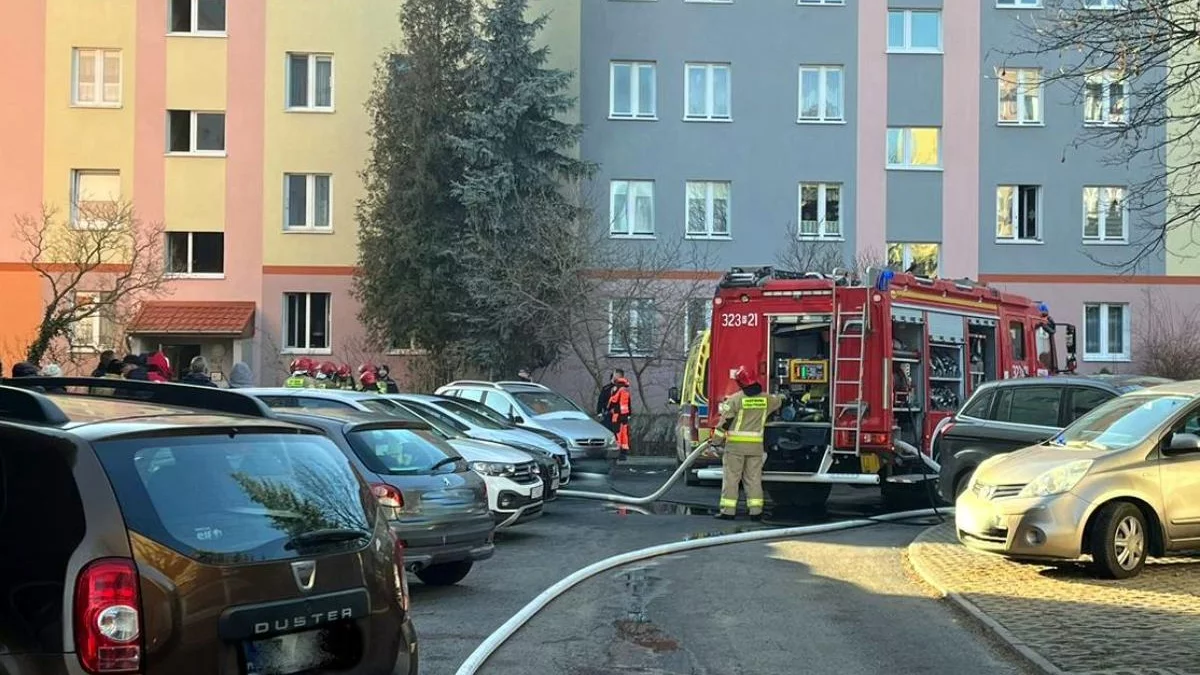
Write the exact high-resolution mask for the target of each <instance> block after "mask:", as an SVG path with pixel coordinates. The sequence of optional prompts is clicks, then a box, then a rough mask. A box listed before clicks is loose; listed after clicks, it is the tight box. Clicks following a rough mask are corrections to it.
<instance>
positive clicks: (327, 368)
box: [321, 361, 337, 377]
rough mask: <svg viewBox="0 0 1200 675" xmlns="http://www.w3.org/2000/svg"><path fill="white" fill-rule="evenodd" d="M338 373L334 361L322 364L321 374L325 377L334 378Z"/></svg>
mask: <svg viewBox="0 0 1200 675" xmlns="http://www.w3.org/2000/svg"><path fill="white" fill-rule="evenodd" d="M335 373H337V364H336V363H334V362H333V361H326V362H325V363H322V364H321V374H322V375H324V376H325V377H333V376H334V374H335Z"/></svg>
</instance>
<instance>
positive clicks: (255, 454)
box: [95, 433, 375, 564]
mask: <svg viewBox="0 0 1200 675" xmlns="http://www.w3.org/2000/svg"><path fill="white" fill-rule="evenodd" d="M95 447H96V452H97V455H98V456H99V457H100V461H101V463H102V464H103V465H104V469H105V471H106V472H107V473H108V475H109V479H110V480H111V481H112V484H113V487H114V489H115V490H116V494H117V500H118V501H119V502H120V504H121V510H122V512H123V513H124V515H125V520H126V525H127V526H128V527H129V529H130V530H133V531H134V532H137V533H138V534H141V535H143V536H145V537H147V538H149V539H152V540H154V541H156V542H158V543H160V544H162V545H164V546H167V547H169V548H171V549H173V550H175V551H177V552H179V553H181V554H183V555H185V556H188V557H190V558H193V559H196V560H199V561H201V562H206V563H212V564H232V563H245V562H255V561H265V560H281V559H286V558H293V557H297V556H299V555H301V554H305V555H311V554H312V549H311V547H310V546H308V545H304V546H298V545H297V543H296V542H297V541H301V540H300V539H297V537H299V536H300V535H305V534H308V533H312V532H317V531H320V530H342V529H349V530H362V531H365V532H370V531H371V530H372V529H373V527H374V521H375V505H374V504H375V503H374V500H373V499H372V498H371V495H370V493H369V492H368V490H367V487H366V485H365V484H364V483H363V482H362V481H360V480H359V479H358V477H357V474H355V473H354V471H353V470H352V469H351V468H350V463H349V460H348V458H346V456H345V455H343V454H342V453H341V451H340V450H338V448H337V446H335V445H333V443H332V442H330V441H329V439H327V438H325V437H323V436H317V435H310V434H303V435H301V434H264V433H237V434H229V433H225V434H221V435H207V434H205V435H187V436H168V437H153V438H137V439H124V440H115V441H105V442H100V443H96V444H95ZM367 543H368V540H367V539H342V540H340V541H330V542H328V543H326V544H323V545H322V548H321V552H322V553H325V552H335V551H345V550H354V549H358V548H362V547H363V546H366V545H367Z"/></svg>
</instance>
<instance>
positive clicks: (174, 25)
mask: <svg viewBox="0 0 1200 675" xmlns="http://www.w3.org/2000/svg"><path fill="white" fill-rule="evenodd" d="M170 2H171V12H170V14H171V16H170V21H171V24H170V26H171V32H172V33H219V34H223V33H224V32H225V0H170Z"/></svg>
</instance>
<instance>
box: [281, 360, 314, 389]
mask: <svg viewBox="0 0 1200 675" xmlns="http://www.w3.org/2000/svg"><path fill="white" fill-rule="evenodd" d="M312 369H313V361H312V359H310V358H308V357H307V356H304V357H301V358H298V359H294V360H293V361H292V362H291V364H289V365H288V370H289V371H291V376H290V377H288V379H287V382H285V383H284V385H283V386H285V387H287V388H289V389H307V388H310V387H312V386H313V378H312V375H310V373H311V371H312Z"/></svg>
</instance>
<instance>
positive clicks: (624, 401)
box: [608, 370, 632, 462]
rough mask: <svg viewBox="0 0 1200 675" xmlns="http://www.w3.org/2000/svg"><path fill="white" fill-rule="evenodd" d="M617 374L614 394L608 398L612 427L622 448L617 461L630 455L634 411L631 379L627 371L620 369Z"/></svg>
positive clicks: (623, 459)
mask: <svg viewBox="0 0 1200 675" xmlns="http://www.w3.org/2000/svg"><path fill="white" fill-rule="evenodd" d="M615 374H616V377H615V378H613V390H612V396H610V397H609V399H608V411H609V415H610V417H609V419H610V420H612V428H613V429H614V430H615V431H616V434H617V447H618V448H620V450H621V454H620V456H619V457H618V458H617V461H620V462H624V461H625V460H626V459H627V458H628V457H629V417H630V413H631V412H632V411H631V408H630V398H629V380H627V379H625V373H624V372H622V371H620V370H618V371H616V373H615Z"/></svg>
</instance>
